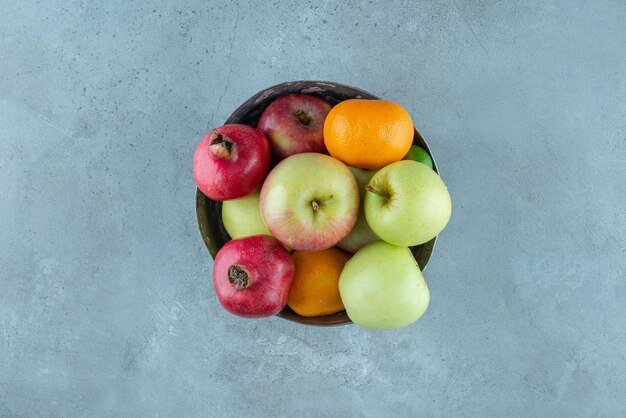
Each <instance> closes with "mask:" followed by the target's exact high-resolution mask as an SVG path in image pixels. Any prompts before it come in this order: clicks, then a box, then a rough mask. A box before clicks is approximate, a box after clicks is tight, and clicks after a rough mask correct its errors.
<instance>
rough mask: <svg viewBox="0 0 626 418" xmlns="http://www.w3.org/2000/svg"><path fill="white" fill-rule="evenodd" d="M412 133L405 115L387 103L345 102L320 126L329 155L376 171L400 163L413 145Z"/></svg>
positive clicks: (346, 162)
mask: <svg viewBox="0 0 626 418" xmlns="http://www.w3.org/2000/svg"><path fill="white" fill-rule="evenodd" d="M413 133H414V131H413V123H412V122H411V117H410V116H409V113H408V112H407V111H406V110H405V109H404V108H403V107H402V106H400V105H399V104H397V103H393V102H390V101H387V100H360V99H349V100H345V101H343V102H340V103H339V104H338V105H337V106H335V107H333V108H332V109H331V111H330V112H329V113H328V115H327V116H326V121H325V122H324V143H325V144H326V148H327V149H328V152H329V153H330V155H332V156H333V157H335V158H337V159H338V160H341V161H342V162H344V163H345V164H347V165H350V166H353V167H359V168H369V169H378V168H382V167H384V166H386V165H388V164H391V163H393V162H395V161H399V160H401V159H402V157H404V156H405V155H406V153H407V152H408V151H409V148H410V147H411V144H412V143H413Z"/></svg>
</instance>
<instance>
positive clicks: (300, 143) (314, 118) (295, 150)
mask: <svg viewBox="0 0 626 418" xmlns="http://www.w3.org/2000/svg"><path fill="white" fill-rule="evenodd" d="M330 108H331V106H330V104H329V103H328V102H327V101H325V100H323V99H320V98H319V97H315V96H310V95H308V94H297V93H296V94H287V95H284V96H280V97H279V98H277V99H276V100H274V101H273V102H272V103H270V105H269V106H268V107H267V108H266V109H265V111H263V114H262V115H261V119H260V120H259V124H258V128H259V129H260V130H261V131H262V132H263V133H264V134H265V136H266V137H267V139H268V140H269V142H270V147H271V150H272V158H273V159H274V161H275V162H278V161H280V160H282V159H284V158H287V157H289V156H290V155H293V154H299V153H302V152H319V153H323V154H328V151H326V146H325V145H324V121H325V120H326V115H327V114H328V112H329V111H330Z"/></svg>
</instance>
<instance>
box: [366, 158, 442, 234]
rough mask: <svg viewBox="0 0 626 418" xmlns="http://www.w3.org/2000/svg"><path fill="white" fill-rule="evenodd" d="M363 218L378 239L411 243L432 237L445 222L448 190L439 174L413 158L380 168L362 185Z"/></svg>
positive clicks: (439, 230)
mask: <svg viewBox="0 0 626 418" xmlns="http://www.w3.org/2000/svg"><path fill="white" fill-rule="evenodd" d="M366 190H367V193H366V195H365V218H366V219H367V224H368V225H369V226H370V228H372V231H374V233H376V235H378V236H379V237H380V238H381V239H383V240H385V241H387V242H389V243H391V244H395V245H402V246H412V245H419V244H423V243H425V242H427V241H430V240H431V239H433V238H434V237H435V236H437V234H438V233H439V232H441V230H442V229H443V228H445V226H446V225H447V223H448V220H449V219H450V214H451V211H452V204H451V201H450V194H449V193H448V189H447V188H446V185H445V184H444V183H443V181H442V180H441V178H440V177H439V176H438V175H437V173H435V172H434V171H433V170H431V169H430V168H428V166H426V165H424V164H422V163H418V162H417V161H409V160H403V161H397V162H395V163H391V164H389V165H388V166H386V167H383V168H382V169H380V170H379V171H378V172H377V173H376V174H375V175H374V176H373V177H372V179H371V180H370V182H369V183H368V184H367V186H366Z"/></svg>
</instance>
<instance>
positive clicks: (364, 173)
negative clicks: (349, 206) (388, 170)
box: [337, 166, 380, 253]
mask: <svg viewBox="0 0 626 418" xmlns="http://www.w3.org/2000/svg"><path fill="white" fill-rule="evenodd" d="M348 168H349V169H350V171H351V172H352V175H353V176H354V178H355V179H356V182H357V184H358V185H359V217H358V218H357V219H356V223H355V224H354V227H353V228H352V231H350V233H349V234H348V236H347V237H345V238H344V239H342V240H341V241H339V243H338V244H337V247H339V248H341V249H342V250H344V251H348V252H349V253H355V252H356V251H357V250H358V249H359V248H361V247H363V246H364V245H367V244H369V243H370V242H374V241H378V240H379V239H380V238H378V237H377V236H376V234H375V233H374V232H373V231H372V229H371V228H370V227H369V225H367V221H366V220H365V210H364V207H363V202H364V201H365V186H367V183H369V181H370V179H371V178H372V176H373V175H374V174H375V173H376V171H375V170H365V169H361V168H356V167H350V166H348Z"/></svg>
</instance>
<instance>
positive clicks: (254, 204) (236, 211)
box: [222, 191, 272, 239]
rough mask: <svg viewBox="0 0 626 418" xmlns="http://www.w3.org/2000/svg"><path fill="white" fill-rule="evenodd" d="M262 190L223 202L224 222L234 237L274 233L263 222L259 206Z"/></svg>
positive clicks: (229, 233)
mask: <svg viewBox="0 0 626 418" xmlns="http://www.w3.org/2000/svg"><path fill="white" fill-rule="evenodd" d="M260 195H261V192H260V191H257V192H255V193H252V194H251V195H248V196H246V197H242V198H239V199H233V200H226V201H224V202H223V203H222V222H223V223H224V227H225V228H226V232H228V235H230V237H231V238H232V239H237V238H243V237H248V236H250V235H272V234H271V233H270V231H269V229H267V227H266V226H265V224H264V223H263V218H261V208H260V207H259V197H260Z"/></svg>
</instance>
